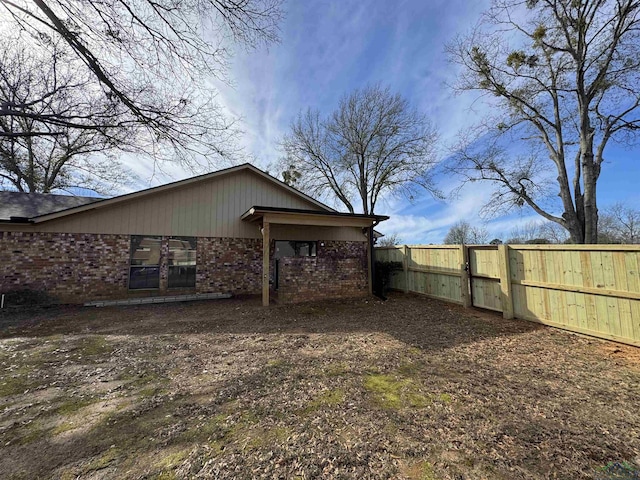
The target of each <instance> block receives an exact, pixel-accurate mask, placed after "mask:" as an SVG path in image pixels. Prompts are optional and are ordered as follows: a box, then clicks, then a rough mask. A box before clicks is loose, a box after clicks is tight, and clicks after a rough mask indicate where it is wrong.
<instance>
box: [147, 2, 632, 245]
mask: <svg viewBox="0 0 640 480" xmlns="http://www.w3.org/2000/svg"><path fill="white" fill-rule="evenodd" d="M487 6H488V1H486V0H483V1H463V0H447V1H443V0H429V1H424V0H405V1H397V2H387V1H373V0H371V1H347V0H335V1H334V0H316V1H313V2H308V1H289V2H287V3H286V4H285V6H284V8H285V10H286V18H285V20H284V21H283V23H282V26H281V28H282V31H281V42H280V44H278V45H272V46H270V47H269V48H268V49H266V48H263V49H259V50H256V51H251V52H247V51H244V50H240V51H238V52H236V56H235V58H234V60H233V66H232V68H231V71H230V77H231V78H232V80H233V82H234V85H233V86H224V85H220V86H219V88H220V95H219V98H218V100H219V101H220V103H221V104H222V105H223V106H224V108H225V109H226V110H227V111H228V112H229V114H231V115H234V116H238V117H242V119H243V121H242V128H243V130H244V132H245V133H244V135H243V138H242V140H241V142H242V144H243V145H244V147H245V148H246V150H247V152H248V153H250V154H251V155H253V156H254V157H255V161H254V163H256V165H257V166H258V167H261V168H267V167H268V165H269V164H271V163H274V162H275V161H276V160H277V159H278V158H279V152H278V140H279V139H280V138H281V137H282V135H283V134H285V133H286V132H287V130H288V126H289V124H290V122H291V120H292V119H293V118H294V117H295V116H296V115H297V113H298V112H299V111H300V110H301V109H306V108H307V107H313V108H318V109H320V110H321V111H324V112H329V111H331V110H333V109H334V108H335V107H336V105H337V103H338V100H339V98H340V97H341V96H342V95H344V94H345V93H349V92H350V91H352V90H353V89H355V88H358V87H362V86H364V85H366V84H370V83H378V82H379V83H381V84H383V85H389V86H390V88H391V89H392V91H394V92H398V93H400V94H402V95H403V96H404V97H405V98H407V99H408V100H409V102H410V103H411V104H412V105H413V106H414V107H416V108H417V109H419V110H420V111H422V112H424V113H425V114H426V115H427V116H429V117H430V118H431V119H432V121H433V122H434V123H435V124H436V125H437V126H438V129H439V131H440V133H441V139H442V143H443V144H446V143H448V142H449V141H451V140H452V139H453V137H454V135H455V134H456V132H458V131H459V130H460V129H461V128H464V127H465V126H467V125H470V124H472V123H473V122H474V120H476V119H477V118H478V117H479V116H480V115H482V111H483V108H485V107H483V106H482V105H481V104H478V103H473V101H474V98H475V97H474V96H473V95H462V96H456V95H454V94H453V92H452V91H451V89H450V88H449V87H448V86H447V84H450V83H452V82H453V81H454V79H455V75H456V70H455V67H454V66H453V65H450V64H449V63H448V62H447V60H446V56H445V54H444V47H445V43H447V42H448V41H449V40H451V39H452V38H453V37H454V36H455V35H456V34H457V33H465V32H466V31H467V30H468V29H469V28H470V27H472V26H473V25H474V24H475V23H476V22H477V20H478V18H479V16H480V13H481V12H482V11H483V10H484V9H485V8H486V7H487ZM472 105H473V108H471V106H472ZM639 151H640V150H639V149H635V150H625V149H623V148H619V147H617V146H613V148H610V149H609V151H608V154H607V155H606V158H607V159H608V160H607V164H606V165H605V167H604V169H603V173H602V176H601V179H600V182H599V202H600V206H601V207H603V206H606V205H607V204H610V203H613V202H616V201H624V202H628V203H630V204H632V205H635V206H638V205H640V191H639V190H640V189H638V187H637V182H638V179H640V165H639V164H638V162H637V159H638V156H639V154H638V153H639ZM443 155H444V151H443ZM146 167H147V166H145V165H144V164H139V165H138V166H137V167H136V168H135V170H136V171H137V172H138V173H139V174H140V176H141V178H142V179H144V181H145V184H144V186H149V185H155V184H159V183H165V182H166V181H170V180H174V179H178V178H184V177H186V176H189V173H188V172H186V171H183V170H181V169H180V168H179V167H177V166H168V167H167V168H166V169H165V171H166V175H156V176H154V177H153V178H151V177H150V175H149V170H148V169H147V168H146ZM438 181H439V187H440V188H441V189H442V190H443V191H445V193H449V192H450V191H451V190H452V189H453V188H455V187H456V186H457V180H456V179H453V178H447V177H445V176H442V175H441V176H440V177H439V178H438ZM490 189H491V187H490V186H489V185H482V184H474V185H473V188H470V187H469V188H465V189H464V190H463V191H462V192H461V193H460V195H458V196H457V197H448V198H447V199H446V200H444V201H440V200H435V199H433V198H432V197H430V196H429V195H428V194H427V193H426V192H425V194H424V196H422V197H420V198H417V199H416V200H415V201H414V203H409V202H408V201H405V200H400V199H397V198H389V199H388V200H387V201H386V202H384V203H383V204H381V205H380V207H379V209H378V211H377V212H376V213H380V214H388V215H390V216H391V219H390V220H389V221H387V222H385V224H382V225H381V226H380V227H379V229H380V230H381V231H382V232H384V233H386V234H392V233H397V234H398V235H399V237H400V238H401V240H402V241H403V242H405V243H414V244H415V243H439V242H441V241H442V239H443V237H444V235H445V234H446V232H447V230H448V229H449V227H450V226H451V225H452V224H453V223H455V222H456V221H459V220H468V221H470V222H471V223H475V224H481V223H483V222H484V224H485V227H486V228H487V229H488V230H489V233H490V235H491V237H492V238H493V237H494V236H501V237H503V238H504V237H505V236H508V234H509V232H510V230H511V229H512V228H513V227H515V226H516V225H518V224H524V223H527V222H530V221H531V220H538V219H540V217H538V216H537V215H535V214H534V213H533V212H532V211H530V210H523V211H520V212H516V213H514V214H511V215H509V216H507V217H502V218H493V219H484V220H482V219H480V218H479V216H478V214H479V210H480V207H481V206H482V205H483V204H484V203H485V201H486V200H487V199H488V198H489V192H490Z"/></svg>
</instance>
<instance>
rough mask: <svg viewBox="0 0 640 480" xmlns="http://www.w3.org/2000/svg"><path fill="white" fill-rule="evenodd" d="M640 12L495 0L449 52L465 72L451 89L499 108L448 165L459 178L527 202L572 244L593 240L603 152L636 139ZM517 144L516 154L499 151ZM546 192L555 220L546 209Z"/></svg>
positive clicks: (585, 0) (624, 1) (507, 200)
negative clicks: (567, 235)
mask: <svg viewBox="0 0 640 480" xmlns="http://www.w3.org/2000/svg"><path fill="white" fill-rule="evenodd" d="M639 7H640V2H639V1H638V0H579V1H576V0H526V1H516V2H513V1H507V0H495V1H494V2H493V6H492V8H491V9H490V10H489V11H488V12H487V14H486V15H485V16H484V19H483V22H482V23H481V24H480V25H479V27H478V29H477V30H476V31H475V32H474V33H472V34H471V35H470V36H467V37H465V38H459V39H457V40H456V41H455V42H454V43H453V44H452V45H450V46H449V49H448V50H449V53H450V56H451V58H452V60H453V61H454V62H456V63H458V64H459V65H461V66H462V67H463V73H462V75H461V77H460V78H459V82H458V85H457V88H458V89H459V90H460V91H478V92H481V93H482V94H485V95H486V98H493V99H494V100H493V101H490V103H491V105H492V107H493V109H494V111H496V112H499V113H496V115H495V116H492V117H491V118H487V120H486V122H484V124H483V125H482V126H481V128H480V134H479V135H478V136H475V137H471V138H470V139H466V141H465V142H463V143H464V144H463V145H461V146H459V147H460V148H459V154H458V155H457V162H456V164H455V166H454V169H455V170H456V171H457V172H459V173H460V174H462V175H463V178H464V179H465V181H476V180H484V181H489V182H492V183H493V184H494V185H495V187H496V190H495V195H494V196H493V198H492V199H491V201H490V203H491V205H493V206H494V207H495V206H500V207H504V208H511V207H513V206H518V207H519V206H523V205H527V206H529V207H531V208H532V209H533V210H534V211H535V212H536V213H538V214H539V215H541V216H542V217H544V218H545V219H547V220H549V221H552V222H555V223H557V224H558V225H561V226H562V227H564V228H565V229H566V230H567V231H568V232H569V233H570V235H571V239H572V241H573V242H574V243H595V242H596V241H597V238H598V207H597V195H596V186H597V181H598V178H599V176H600V172H601V169H602V166H603V162H604V159H605V151H606V147H607V145H608V144H609V142H610V141H612V140H619V141H626V142H632V141H634V140H635V138H636V137H635V134H636V133H637V131H638V128H640V108H639V106H640V38H639V37H640V28H639V27H640V9H639ZM514 140H516V141H518V142H520V143H522V144H523V146H522V148H520V149H515V151H514V149H513V148H506V143H507V141H511V142H513V141H514ZM522 152H526V153H524V154H522ZM549 162H550V163H549ZM550 171H554V173H553V175H552V176H549V175H547V173H548V172H550ZM571 177H572V178H571ZM552 193H554V194H557V195H558V196H559V197H560V202H561V209H560V211H561V212H562V214H561V215H557V214H554V211H556V205H555V204H551V205H546V204H545V201H544V200H545V199H547V198H549V194H552Z"/></svg>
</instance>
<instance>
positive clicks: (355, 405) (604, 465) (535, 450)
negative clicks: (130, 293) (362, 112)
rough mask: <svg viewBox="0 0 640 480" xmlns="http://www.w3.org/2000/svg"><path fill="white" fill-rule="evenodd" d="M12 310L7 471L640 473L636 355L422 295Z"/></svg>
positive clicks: (4, 447)
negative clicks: (17, 315) (19, 313)
mask: <svg viewBox="0 0 640 480" xmlns="http://www.w3.org/2000/svg"><path fill="white" fill-rule="evenodd" d="M38 315H40V317H38ZM8 324H10V325H11V327H10V328H6V329H4V330H0V337H2V338H0V437H1V438H2V441H1V442H0V478H16V479H19V478H25V479H26V478H52V479H53V478H56V479H57V478H132V479H134V478H135V479H142V478H174V479H183V478H184V479H187V478H200V479H205V478H207V479H208V478H220V479H226V478H229V479H231V478H234V479H235V478H298V479H311V478H328V479H333V478H335V479H338V478H340V479H344V478H354V479H384V478H394V479H396V478H397V479H436V478H437V479H456V480H457V479H475V478H478V479H482V478H487V479H490V478H498V479H547V478H572V479H573V478H608V477H603V475H605V474H608V473H607V472H608V471H613V470H612V469H618V470H620V469H627V470H629V471H632V469H636V468H640V467H638V466H637V463H638V462H640V458H639V456H640V441H639V433H640V368H639V365H640V355H638V354H637V350H634V349H632V348H630V347H624V346H620V345H615V344H610V343H607V342H601V341H596V340H590V339H585V338H583V337H578V336H574V335H570V334H567V333H564V332H560V331H558V330H554V329H550V328H546V327H542V326H540V325H536V324H532V323H527V322H523V321H505V320H503V319H502V318H500V317H499V316H496V315H493V314H485V313H482V312H479V311H476V310H463V309H461V308H458V307H456V306H451V305H447V304H444V303H440V302H436V301H432V300H427V299H424V298H418V297H413V296H406V297H405V296H401V295H395V296H392V297H391V298H390V300H389V301H387V302H378V301H375V300H374V301H372V300H362V301H344V302H339V301H338V302H324V303H321V304H310V305H298V306H275V307H271V308H269V309H263V308H262V307H261V306H260V305H259V303H258V302H252V301H240V300H228V301H223V302H221V301H218V302H197V303H193V304H188V305H187V304H174V305H148V306H140V307H106V308H104V309H100V310H98V311H96V310H95V309H86V308H84V309H83V308H78V309H73V308H71V309H70V308H60V309H48V310H46V311H45V312H40V313H38V312H35V313H31V314H30V316H28V318H27V317H25V318H24V319H22V320H20V319H17V320H14V321H12V322H8ZM607 469H609V470H607ZM618 470H616V472H617V471H618ZM598 475H600V476H598ZM631 478H634V477H631Z"/></svg>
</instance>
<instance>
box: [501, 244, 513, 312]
mask: <svg viewBox="0 0 640 480" xmlns="http://www.w3.org/2000/svg"><path fill="white" fill-rule="evenodd" d="M498 263H499V265H500V293H501V297H502V316H503V317H504V318H506V319H511V318H513V295H512V294H511V272H510V271H509V246H508V245H498Z"/></svg>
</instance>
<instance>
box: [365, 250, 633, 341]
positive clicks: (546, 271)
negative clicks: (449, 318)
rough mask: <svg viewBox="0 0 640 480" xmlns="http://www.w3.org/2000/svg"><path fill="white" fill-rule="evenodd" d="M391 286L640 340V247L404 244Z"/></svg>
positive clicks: (393, 255) (382, 253) (391, 253)
mask: <svg viewBox="0 0 640 480" xmlns="http://www.w3.org/2000/svg"><path fill="white" fill-rule="evenodd" d="M376 260H378V261H397V262H402V265H403V270H402V271H400V272H397V273H396V274H394V275H393V277H392V279H391V288H393V289H396V290H401V291H404V292H413V293H419V294H422V295H427V296H429V297H433V298H437V299H440V300H444V301H449V302H454V303H458V304H461V305H463V306H465V307H470V306H475V307H480V308H488V309H490V310H496V311H500V312H503V315H504V317H505V318H514V317H515V318H521V319H524V320H531V321H535V322H540V323H544V324H546V325H551V326H554V327H558V328H563V329H565V330H570V331H573V332H578V333H584V334H587V335H593V336H596V337H601V338H605V339H609V340H616V341H619V342H623V343H627V344H630V345H635V346H640V274H639V271H640V246H637V245H498V246H494V245H404V246H398V247H380V248H376Z"/></svg>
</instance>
